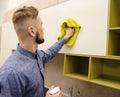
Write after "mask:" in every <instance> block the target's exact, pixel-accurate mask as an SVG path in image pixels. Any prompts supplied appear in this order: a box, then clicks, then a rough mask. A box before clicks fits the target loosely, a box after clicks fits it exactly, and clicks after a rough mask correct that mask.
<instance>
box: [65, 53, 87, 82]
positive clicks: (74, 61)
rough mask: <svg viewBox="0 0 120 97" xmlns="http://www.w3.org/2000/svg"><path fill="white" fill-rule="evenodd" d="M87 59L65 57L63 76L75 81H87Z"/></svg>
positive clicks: (83, 57)
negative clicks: (72, 78)
mask: <svg viewBox="0 0 120 97" xmlns="http://www.w3.org/2000/svg"><path fill="white" fill-rule="evenodd" d="M88 68H89V57H87V56H74V55H65V61H64V75H66V76H69V77H74V78H77V79H83V80H87V79H88Z"/></svg>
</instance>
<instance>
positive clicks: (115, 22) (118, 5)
mask: <svg viewBox="0 0 120 97" xmlns="http://www.w3.org/2000/svg"><path fill="white" fill-rule="evenodd" d="M110 1H111V2H110V20H109V27H120V0H110Z"/></svg>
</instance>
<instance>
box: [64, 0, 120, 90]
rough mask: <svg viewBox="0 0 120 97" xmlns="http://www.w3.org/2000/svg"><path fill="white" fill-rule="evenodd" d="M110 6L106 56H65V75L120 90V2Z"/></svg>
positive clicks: (111, 1)
mask: <svg viewBox="0 0 120 97" xmlns="http://www.w3.org/2000/svg"><path fill="white" fill-rule="evenodd" d="M108 4H109V6H108V9H109V12H108V13H109V15H108V16H109V17H108V20H109V22H108V32H105V33H106V34H107V53H106V55H105V56H99V55H97V56H94V55H81V54H78V55H76V54H65V58H64V75H66V76H69V77H72V78H77V79H80V80H85V81H88V82H92V83H96V84H99V85H104V86H108V87H111V88H115V89H120V44H119V43H120V0H109V2H108ZM93 46H94V45H93Z"/></svg>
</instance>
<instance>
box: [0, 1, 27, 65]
mask: <svg viewBox="0 0 120 97" xmlns="http://www.w3.org/2000/svg"><path fill="white" fill-rule="evenodd" d="M25 1H27V0H0V12H1V13H0V17H1V18H0V26H1V27H2V32H0V66H1V65H2V64H3V63H4V60H5V59H6V58H7V57H8V56H9V55H10V54H11V53H12V49H14V48H16V44H17V43H18V40H17V37H16V34H15V31H14V29H13V25H12V22H11V21H10V22H6V23H2V16H3V14H4V13H5V12H6V11H9V10H11V9H13V8H15V7H17V6H19V5H20V4H22V3H24V2H25Z"/></svg>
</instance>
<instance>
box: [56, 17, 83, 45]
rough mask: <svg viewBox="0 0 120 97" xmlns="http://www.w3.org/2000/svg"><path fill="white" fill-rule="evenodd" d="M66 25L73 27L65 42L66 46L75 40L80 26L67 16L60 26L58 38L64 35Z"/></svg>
mask: <svg viewBox="0 0 120 97" xmlns="http://www.w3.org/2000/svg"><path fill="white" fill-rule="evenodd" d="M66 27H73V28H74V29H75V32H74V34H73V36H72V37H71V38H70V39H69V40H67V42H66V45H67V46H72V45H73V44H74V42H75V41H76V38H77V36H78V33H79V31H80V28H81V26H80V25H79V24H78V23H77V22H76V21H75V20H73V19H70V18H69V19H67V20H65V21H64V22H63V23H62V25H61V27H60V34H59V35H58V39H61V38H62V37H63V36H64V35H65V33H66V32H65V28H66Z"/></svg>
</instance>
